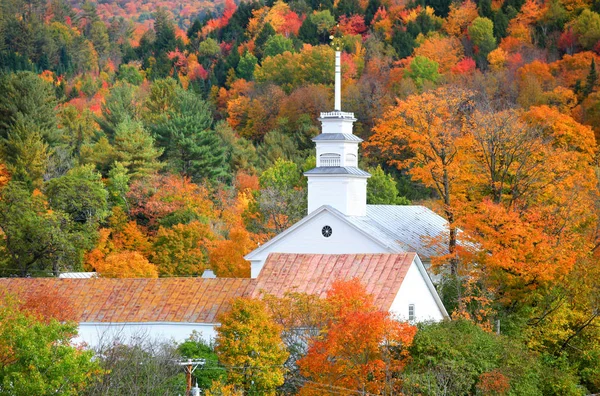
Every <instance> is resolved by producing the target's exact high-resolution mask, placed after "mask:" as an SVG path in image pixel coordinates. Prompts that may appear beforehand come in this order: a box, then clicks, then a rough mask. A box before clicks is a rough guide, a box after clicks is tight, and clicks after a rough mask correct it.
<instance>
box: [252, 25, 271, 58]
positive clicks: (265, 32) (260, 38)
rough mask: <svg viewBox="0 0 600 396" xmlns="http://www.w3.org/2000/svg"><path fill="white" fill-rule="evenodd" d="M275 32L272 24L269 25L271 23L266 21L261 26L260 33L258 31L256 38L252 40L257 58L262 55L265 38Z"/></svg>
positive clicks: (267, 38)
mask: <svg viewBox="0 0 600 396" xmlns="http://www.w3.org/2000/svg"><path fill="white" fill-rule="evenodd" d="M275 34H276V32H275V29H273V26H271V24H270V23H269V22H267V23H265V25H264V26H263V28H262V30H261V31H260V33H258V35H257V36H256V40H254V45H255V48H256V49H255V51H254V52H255V54H256V57H257V58H258V59H259V60H260V59H262V57H263V52H264V47H265V44H266V42H267V40H269V38H270V37H271V36H274V35H275Z"/></svg>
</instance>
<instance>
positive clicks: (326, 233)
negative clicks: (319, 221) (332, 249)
mask: <svg viewBox="0 0 600 396" xmlns="http://www.w3.org/2000/svg"><path fill="white" fill-rule="evenodd" d="M332 233H333V230H332V229H331V227H329V226H328V225H326V226H324V227H323V229H321V234H323V236H324V237H325V238H329V237H330V236H331V234H332Z"/></svg>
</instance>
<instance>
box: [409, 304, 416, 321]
mask: <svg viewBox="0 0 600 396" xmlns="http://www.w3.org/2000/svg"><path fill="white" fill-rule="evenodd" d="M408 320H415V304H408Z"/></svg>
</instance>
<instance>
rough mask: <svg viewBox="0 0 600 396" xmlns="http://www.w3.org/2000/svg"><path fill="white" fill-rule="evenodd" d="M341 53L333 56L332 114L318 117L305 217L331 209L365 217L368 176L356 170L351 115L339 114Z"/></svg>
mask: <svg viewBox="0 0 600 396" xmlns="http://www.w3.org/2000/svg"><path fill="white" fill-rule="evenodd" d="M340 55H341V54H340V51H336V52H335V97H334V110H333V111H331V112H325V113H321V117H320V118H319V121H321V134H320V135H318V136H316V137H315V138H314V139H313V142H315V143H316V149H317V167H316V168H314V169H311V170H309V171H308V172H305V173H304V175H305V176H306V177H307V178H308V213H309V214H310V213H311V212H312V211H314V210H315V209H318V208H319V207H321V206H323V205H330V206H332V207H334V208H336V209H337V210H339V211H340V212H342V213H343V214H345V215H347V216H365V215H366V211H367V206H366V205H367V179H368V178H369V177H371V175H370V174H369V173H368V172H365V171H363V170H361V169H359V168H358V145H359V143H360V142H362V139H361V138H359V137H358V136H355V135H354V134H353V133H352V126H353V124H354V122H355V121H356V118H354V113H348V112H343V111H342V109H341V108H342V94H341V93H342V73H341V59H340V58H341V56H340Z"/></svg>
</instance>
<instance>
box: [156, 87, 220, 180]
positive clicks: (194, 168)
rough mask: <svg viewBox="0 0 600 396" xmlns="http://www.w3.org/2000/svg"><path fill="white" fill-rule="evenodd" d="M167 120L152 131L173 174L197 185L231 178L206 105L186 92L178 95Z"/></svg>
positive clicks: (180, 92)
mask: <svg viewBox="0 0 600 396" xmlns="http://www.w3.org/2000/svg"><path fill="white" fill-rule="evenodd" d="M177 102H178V103H177V104H176V106H175V108H174V109H173V110H172V111H171V112H170V117H169V119H168V120H167V121H166V122H165V123H163V124H161V125H157V126H156V127H155V130H154V132H155V134H156V136H157V138H158V142H159V143H160V144H161V146H162V147H163V148H164V150H165V151H164V155H163V158H164V159H165V160H166V161H167V164H168V166H169V167H171V168H172V169H173V170H175V171H177V172H179V173H181V174H183V175H185V176H188V177H190V178H192V180H194V181H200V180H201V179H204V178H207V179H210V180H217V179H218V180H220V181H227V180H228V179H229V178H230V175H229V172H228V171H229V169H228V166H227V158H226V155H225V149H224V147H223V144H222V141H221V139H220V138H219V135H218V134H217V133H215V132H214V131H213V130H212V129H211V126H212V123H213V118H212V114H211V111H210V108H209V106H208V104H207V103H206V102H204V101H203V100H201V99H200V98H199V97H197V96H196V95H195V94H193V93H191V92H189V91H179V92H178V100H177Z"/></svg>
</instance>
